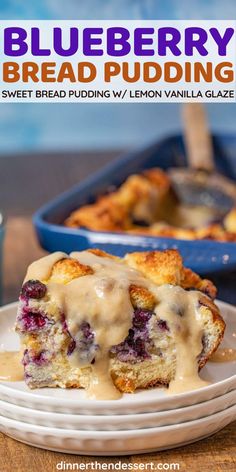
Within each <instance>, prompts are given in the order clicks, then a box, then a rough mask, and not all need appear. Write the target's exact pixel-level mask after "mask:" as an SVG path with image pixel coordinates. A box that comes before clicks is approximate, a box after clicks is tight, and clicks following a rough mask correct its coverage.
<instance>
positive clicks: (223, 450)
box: [0, 153, 236, 472]
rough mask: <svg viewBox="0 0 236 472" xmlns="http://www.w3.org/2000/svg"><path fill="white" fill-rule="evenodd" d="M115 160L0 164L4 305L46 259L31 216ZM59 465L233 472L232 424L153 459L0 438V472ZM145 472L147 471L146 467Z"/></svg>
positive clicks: (32, 471)
mask: <svg viewBox="0 0 236 472" xmlns="http://www.w3.org/2000/svg"><path fill="white" fill-rule="evenodd" d="M116 154H117V153H90V154H80V155H75V154H69V155H59V156H58V155H57V156H56V155H48V156H47V155H43V156H21V157H17V158H16V157H14V156H9V157H5V158H2V159H0V206H1V208H2V209H3V210H4V214H5V215H7V220H6V237H5V244H4V301H5V302H6V303H7V302H9V301H13V300H15V299H16V298H17V294H18V292H19V288H20V285H21V282H22V279H23V276H24V273H25V270H26V267H27V265H28V264H29V263H30V262H31V261H32V260H34V259H36V258H37V257H41V256H42V255H43V254H44V251H42V249H41V248H40V247H39V246H38V244H37V241H36V238H35V235H34V231H33V227H32V224H31V218H30V216H31V214H32V212H33V211H34V210H35V209H36V208H37V207H38V206H39V205H41V204H42V203H44V202H46V201H47V200H48V199H49V198H51V197H52V196H55V195H56V194H57V193H59V192H61V191H63V190H65V189H66V188H67V187H69V186H70V185H73V184H74V183H76V182H78V181H79V180H81V179H83V178H84V177H85V176H86V175H88V174H89V173H90V172H92V171H94V170H95V169H96V168H98V167H100V166H102V165H104V164H105V163H106V162H108V161H109V160H111V159H113V158H114V157H115V156H116ZM61 461H65V462H67V463H71V464H81V463H83V464H87V466H86V467H88V468H87V470H88V471H89V472H90V471H92V470H95V469H94V465H92V464H91V463H92V462H95V461H97V462H98V463H99V467H97V470H102V464H104V463H106V464H110V463H113V464H114V463H119V461H122V462H123V463H126V464H133V466H132V468H131V469H130V470H137V469H136V464H137V463H139V464H144V466H142V465H141V468H140V470H144V467H145V466H146V465H147V464H148V463H150V462H153V464H154V467H157V465H158V464H159V463H162V464H166V463H168V464H174V463H175V464H179V470H180V471H181V472H185V471H186V472H188V471H190V472H221V471H225V472H230V471H236V422H234V423H232V424H231V425H229V426H228V427H226V428H224V429H223V430H222V431H220V432H219V433H217V434H215V435H214V436H212V437H210V438H208V439H204V440H202V441H199V442H197V443H194V444H191V445H189V446H185V447H181V448H178V449H172V450H170V451H163V452H159V453H155V454H143V455H135V456H125V457H112V458H108V457H87V456H75V455H67V454H61V453H54V452H50V451H45V450H41V449H38V448H34V447H30V446H26V445H25V444H21V443H19V442H17V441H14V440H13V439H11V438H8V437H7V436H5V435H4V434H0V472H53V471H56V470H58V469H57V464H58V463H60V462H61ZM89 464H90V465H89ZM130 467H131V466H130ZM68 470H70V469H68ZM74 470H76V468H74ZM104 470H105V469H104ZM116 470H121V468H120V469H116ZM146 470H151V469H150V467H148V468H147V469H146ZM157 470H158V469H157ZM159 470H160V469H159ZM163 470H164V469H163ZM165 470H167V469H165ZM170 470H171V469H170ZM172 470H174V469H172ZM176 470H177V469H176Z"/></svg>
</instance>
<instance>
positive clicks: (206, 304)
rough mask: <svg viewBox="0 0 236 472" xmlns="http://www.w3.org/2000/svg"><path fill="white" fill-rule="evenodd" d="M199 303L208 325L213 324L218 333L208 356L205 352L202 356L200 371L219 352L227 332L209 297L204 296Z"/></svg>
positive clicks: (217, 310)
mask: <svg viewBox="0 0 236 472" xmlns="http://www.w3.org/2000/svg"><path fill="white" fill-rule="evenodd" d="M199 303H200V304H201V308H200V312H201V314H202V315H203V316H204V315H205V317H206V320H208V323H210V322H211V323H212V325H213V327H214V331H215V332H216V333H217V335H216V336H215V339H216V341H215V343H213V344H212V345H211V348H210V349H208V351H207V355H204V351H203V353H202V355H201V358H200V360H199V369H202V367H204V365H205V364H206V362H207V361H208V360H209V358H210V357H211V355H212V354H213V353H214V352H215V351H216V350H217V348H218V346H219V345H220V343H221V341H222V339H223V336H224V332H225V322H224V320H223V318H222V317H221V315H220V312H219V309H218V307H217V306H216V305H215V303H214V302H213V301H212V300H210V299H209V298H208V297H206V296H204V295H202V297H201V298H200V300H199Z"/></svg>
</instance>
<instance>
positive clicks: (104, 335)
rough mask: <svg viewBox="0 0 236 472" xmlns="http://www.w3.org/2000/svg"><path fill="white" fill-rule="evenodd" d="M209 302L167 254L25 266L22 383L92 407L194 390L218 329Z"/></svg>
mask: <svg viewBox="0 0 236 472" xmlns="http://www.w3.org/2000/svg"><path fill="white" fill-rule="evenodd" d="M215 296H216V288H215V286H214V285H213V284H212V282H210V281H209V280H206V279H201V278H200V277H199V276H198V275H197V274H195V273H194V272H192V271H191V270H190V269H187V268H185V267H184V266H183V262H182V258H181V256H180V254H179V253H178V251H175V250H167V251H163V252H161V251H154V252H134V253H129V254H126V256H125V257H124V258H118V257H115V256H113V255H110V254H107V253H105V252H103V251H101V250H96V249H91V250H87V251H82V252H74V253H71V254H70V255H66V254H64V253H62V252H57V253H54V254H51V255H49V256H46V257H44V258H42V259H40V260H38V261H36V262H34V263H33V264H31V265H30V266H29V268H28V271H27V274H26V277H25V281H24V283H23V286H22V289H21V294H20V302H19V308H18V314H17V321H16V330H17V332H18V333H19V335H20V340H21V347H22V352H23V359H22V363H23V366H24V373H25V381H26V383H27V385H28V386H29V387H30V388H40V387H62V388H70V387H74V388H85V389H86V390H87V392H88V396H90V397H91V398H94V397H95V398H98V399H114V398H118V397H119V396H120V395H121V392H127V393H132V392H134V391H135V390H136V389H140V388H144V389H147V388H151V387H154V386H166V387H167V386H169V391H170V392H172V393H176V392H181V391H185V390H191V389H194V388H199V387H201V386H203V385H205V383H204V382H203V380H201V379H200V378H199V376H198V371H199V370H200V369H201V368H202V367H203V366H204V365H205V363H206V362H207V360H208V359H209V357H210V355H211V354H212V353H213V352H214V351H215V350H216V349H217V347H218V345H219V344H220V342H221V340H222V337H223V334H224V329H225V323H224V321H223V319H222V318H221V316H220V313H219V310H218V308H217V306H216V305H215V304H214V301H213V300H214V298H215Z"/></svg>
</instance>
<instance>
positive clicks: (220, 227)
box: [64, 168, 236, 242]
mask: <svg viewBox="0 0 236 472" xmlns="http://www.w3.org/2000/svg"><path fill="white" fill-rule="evenodd" d="M64 224H65V225H66V226H68V227H71V228H87V229H90V230H93V231H113V232H126V233H130V234H140V235H146V236H158V237H166V238H176V239H184V240H192V239H212V240H217V241H229V242H236V208H233V209H232V210H231V211H230V212H229V213H228V214H227V215H226V216H224V215H223V216H222V218H220V221H219V215H218V211H216V210H214V209H213V208H209V207H206V206H203V205H199V206H198V205H195V206H194V205H186V204H183V203H182V202H181V201H180V200H179V198H178V196H177V195H176V193H175V191H174V188H173V186H172V183H171V179H170V176H169V175H168V173H167V172H163V171H162V170H161V169H157V168H153V169H148V170H146V171H144V172H142V173H140V174H134V175H131V176H129V177H128V178H127V180H126V181H125V182H124V183H123V184H122V185H121V186H120V187H119V188H117V189H116V190H114V191H113V192H110V193H108V194H106V195H103V196H100V197H99V198H97V200H96V201H95V202H94V203H91V204H89V205H84V206H82V207H81V208H78V209H76V210H75V211H73V212H72V213H71V215H70V216H69V217H68V218H67V219H66V221H65V222H64Z"/></svg>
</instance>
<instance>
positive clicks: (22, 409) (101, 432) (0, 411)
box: [0, 302, 236, 456]
mask: <svg viewBox="0 0 236 472" xmlns="http://www.w3.org/2000/svg"><path fill="white" fill-rule="evenodd" d="M218 305H219V307H220V309H221V312H222V314H223V316H224V318H225V321H226V323H227V329H226V334H225V339H224V344H223V346H225V347H231V348H235V347H236V308H234V307H232V306H230V305H227V304H225V303H222V302H218ZM15 314H16V304H12V305H8V306H6V307H4V308H2V309H1V310H0V345H1V346H2V348H4V349H6V350H17V349H18V347H19V344H18V337H17V335H16V334H15V333H14V331H13V330H12V329H11V328H12V326H13V325H14V320H15ZM201 376H202V377H203V378H204V379H206V380H209V381H210V382H211V385H209V386H207V387H204V388H202V389H199V390H194V391H191V392H186V393H183V394H178V395H174V396H170V395H168V394H167V393H166V390H165V389H158V388H156V389H152V390H148V391H141V392H138V393H135V394H131V395H129V394H125V395H123V397H122V398H121V399H120V400H116V401H94V400H88V399H86V396H85V392H84V391H82V390H62V389H47V388H46V389H38V390H29V389H28V388H27V387H26V385H25V384H24V382H2V383H0V415H1V416H0V429H1V431H2V432H3V433H5V434H7V435H8V436H11V437H12V438H15V439H17V440H18V441H22V442H24V443H27V444H30V445H33V446H37V447H41V448H45V449H50V450H54V451H61V452H67V453H73V454H87V455H106V456H109V455H125V454H135V453H144V452H151V451H158V450H162V449H170V448H173V447H178V446H182V445H184V444H188V443H191V442H194V441H197V440H199V439H203V438H205V437H207V436H209V435H211V434H213V433H215V432H216V431H219V430H220V429H222V428H223V427H224V426H226V425H227V424H229V423H230V422H231V421H234V420H235V419H236V361H232V362H224V363H213V362H209V363H208V364H207V366H206V367H205V368H204V369H203V371H202V374H201Z"/></svg>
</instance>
